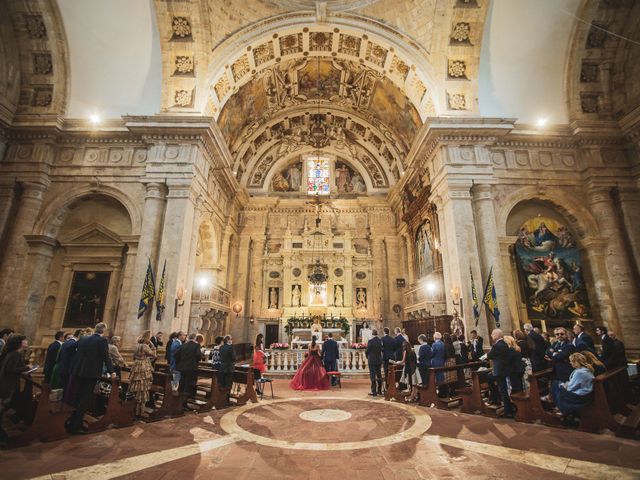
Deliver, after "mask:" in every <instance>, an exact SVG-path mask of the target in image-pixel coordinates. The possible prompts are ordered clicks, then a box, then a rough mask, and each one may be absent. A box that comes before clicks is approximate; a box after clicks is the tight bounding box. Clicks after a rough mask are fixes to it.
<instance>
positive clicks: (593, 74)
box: [580, 63, 598, 83]
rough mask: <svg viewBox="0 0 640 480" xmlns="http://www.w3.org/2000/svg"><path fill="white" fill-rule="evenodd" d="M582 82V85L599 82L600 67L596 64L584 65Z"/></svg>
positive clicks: (581, 71) (581, 74) (581, 76)
mask: <svg viewBox="0 0 640 480" xmlns="http://www.w3.org/2000/svg"><path fill="white" fill-rule="evenodd" d="M580 81H581V82H582V83H593V82H597V81H598V65H596V64H595V63H583V64H582V69H581V70H580Z"/></svg>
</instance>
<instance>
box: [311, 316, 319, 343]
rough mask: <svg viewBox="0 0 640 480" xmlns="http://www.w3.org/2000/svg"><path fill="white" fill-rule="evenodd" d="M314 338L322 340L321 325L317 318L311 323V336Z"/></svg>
mask: <svg viewBox="0 0 640 480" xmlns="http://www.w3.org/2000/svg"><path fill="white" fill-rule="evenodd" d="M314 337H315V339H316V342H319V341H321V340H322V325H321V324H320V322H319V321H318V320H316V321H315V322H314V323H313V325H311V338H314Z"/></svg>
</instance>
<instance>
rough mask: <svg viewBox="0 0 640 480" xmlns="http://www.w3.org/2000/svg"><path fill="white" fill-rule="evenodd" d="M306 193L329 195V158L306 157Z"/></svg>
mask: <svg viewBox="0 0 640 480" xmlns="http://www.w3.org/2000/svg"><path fill="white" fill-rule="evenodd" d="M307 194H309V195H329V159H328V158H327V157H307Z"/></svg>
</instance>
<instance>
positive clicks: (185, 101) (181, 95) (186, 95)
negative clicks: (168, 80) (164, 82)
mask: <svg viewBox="0 0 640 480" xmlns="http://www.w3.org/2000/svg"><path fill="white" fill-rule="evenodd" d="M191 98H192V92H190V91H189V90H176V93H175V95H174V102H175V104H176V105H177V106H179V107H189V106H191Z"/></svg>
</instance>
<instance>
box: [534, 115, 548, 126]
mask: <svg viewBox="0 0 640 480" xmlns="http://www.w3.org/2000/svg"><path fill="white" fill-rule="evenodd" d="M546 124H547V118H546V117H540V118H538V120H537V121H536V125H537V126H538V128H543V127H544V126H545V125H546Z"/></svg>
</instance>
